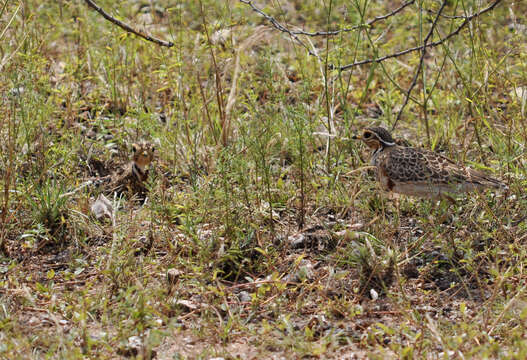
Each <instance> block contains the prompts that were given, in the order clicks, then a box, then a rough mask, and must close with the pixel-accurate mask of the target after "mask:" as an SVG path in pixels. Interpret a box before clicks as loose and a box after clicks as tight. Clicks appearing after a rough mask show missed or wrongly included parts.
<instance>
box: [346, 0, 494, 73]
mask: <svg viewBox="0 0 527 360" xmlns="http://www.w3.org/2000/svg"><path fill="white" fill-rule="evenodd" d="M501 1H502V0H495V1H494V2H493V3H492V4H490V5H489V6H487V7H486V8H484V9H483V10H481V11H478V12H476V13H474V14H472V15H469V16H467V17H465V20H464V21H463V22H462V23H461V25H459V26H458V27H457V28H456V30H454V31H453V32H451V33H450V34H448V35H447V36H445V37H444V38H443V39H440V40H437V41H434V42H431V43H429V44H426V45H425V44H423V45H421V46H416V47H413V48H409V49H406V50H402V51H398V52H396V53H393V54H389V55H385V56H382V57H379V58H376V59H366V60H361V61H356V62H354V63H351V64H348V65H343V66H340V67H338V69H339V70H341V71H343V70H348V69H351V68H353V67H356V66H360V65H366V64H371V63H380V62H383V61H384V60H387V59H391V58H395V57H399V56H402V55H406V54H409V53H411V52H414V51H420V50H423V49H424V48H425V47H426V48H432V47H436V46H438V45H441V44H442V43H444V42H445V41H447V40H449V39H450V38H452V37H454V36H456V35H457V34H459V32H460V31H461V30H462V29H463V28H464V27H465V26H467V25H468V23H469V22H471V21H472V20H474V19H475V18H477V17H479V16H480V15H483V14H484V13H486V12H489V11H491V10H492V9H494V8H495V7H496V6H497V5H498V4H499V3H500V2H501Z"/></svg>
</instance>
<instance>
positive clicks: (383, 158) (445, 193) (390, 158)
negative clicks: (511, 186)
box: [353, 127, 507, 201]
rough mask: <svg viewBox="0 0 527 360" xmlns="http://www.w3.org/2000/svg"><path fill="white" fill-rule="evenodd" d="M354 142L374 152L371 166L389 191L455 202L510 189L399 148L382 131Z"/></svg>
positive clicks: (433, 157) (370, 132)
mask: <svg viewBox="0 0 527 360" xmlns="http://www.w3.org/2000/svg"><path fill="white" fill-rule="evenodd" d="M353 139H359V140H362V141H364V143H365V144H366V145H367V146H368V147H369V148H371V149H372V150H373V154H372V158H371V164H372V165H373V166H375V168H376V173H377V179H378V180H379V182H380V184H381V186H382V188H383V189H384V190H387V191H392V192H395V193H399V194H405V195H413V196H421V197H427V198H435V199H440V198H446V199H449V200H451V201H453V199H452V197H451V195H453V194H460V193H465V192H469V191H475V190H482V189H486V188H493V189H507V186H506V185H505V184H504V183H502V182H501V181H499V180H497V179H494V178H492V177H490V176H488V175H486V174H484V173H482V172H480V171H477V170H474V169H471V168H469V167H466V166H462V165H458V164H456V163H454V162H453V161H452V160H450V159H448V158H446V157H444V156H442V155H440V154H437V153H435V152H433V151H429V150H425V149H418V148H413V147H406V146H400V145H398V144H396V142H395V140H394V139H393V138H392V136H391V134H390V133H389V132H388V130H386V129H384V128H382V127H370V128H366V129H365V130H364V132H363V133H362V135H360V136H354V137H353Z"/></svg>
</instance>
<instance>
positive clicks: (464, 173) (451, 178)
mask: <svg viewBox="0 0 527 360" xmlns="http://www.w3.org/2000/svg"><path fill="white" fill-rule="evenodd" d="M379 160H381V161H380V162H379V167H380V170H381V171H382V172H384V173H385V174H386V175H387V176H388V177H389V178H390V179H391V180H392V181H394V182H396V183H421V184H430V185H452V186H456V185H463V186H464V185H465V184H466V185H468V186H472V187H479V186H481V187H500V186H501V183H500V182H499V181H498V180H496V179H493V178H491V177H488V176H486V175H485V174H483V173H481V172H478V171H476V170H473V169H470V168H467V167H463V166H460V165H457V164H456V163H454V162H453V161H451V160H450V159H448V158H446V157H444V156H442V155H440V154H437V153H435V152H432V151H428V150H424V149H416V148H405V147H399V146H397V147H395V148H393V149H392V150H391V151H389V152H388V153H387V154H386V155H385V156H384V157H383V159H379Z"/></svg>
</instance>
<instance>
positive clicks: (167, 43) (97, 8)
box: [84, 0, 174, 47]
mask: <svg viewBox="0 0 527 360" xmlns="http://www.w3.org/2000/svg"><path fill="white" fill-rule="evenodd" d="M84 2H85V3H86V4H87V5H88V6H89V7H91V8H92V9H94V10H95V11H97V12H98V13H99V14H101V15H102V16H103V17H104V18H105V19H106V20H108V21H110V22H112V23H114V24H115V25H117V26H119V27H120V28H121V29H123V30H125V31H127V32H129V33H132V34H134V35H137V36H139V37H142V38H143V39H145V40H148V41H151V42H153V43H156V44H158V45H161V46H166V47H172V46H174V43H173V42H171V41H165V40H160V39H157V38H155V37H152V36H150V35H148V34H145V33H143V32H141V31H139V30H135V29H134V28H132V27H131V26H130V25H128V24H125V23H124V22H122V21H120V20H117V19H116V18H114V17H112V16H111V15H110V14H108V13H107V12H106V11H104V10H103V9H102V8H101V7H100V6H99V5H97V4H96V3H94V2H93V1H92V0H84Z"/></svg>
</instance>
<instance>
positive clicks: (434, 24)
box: [392, 0, 446, 130]
mask: <svg viewBox="0 0 527 360" xmlns="http://www.w3.org/2000/svg"><path fill="white" fill-rule="evenodd" d="M445 5H446V0H445V1H443V2H442V3H441V7H440V8H439V11H438V12H437V15H436V17H435V19H434V22H433V23H432V26H431V27H430V31H428V34H426V37H425V39H424V40H423V49H422V50H421V57H420V58H419V65H418V66H417V70H416V71H415V74H414V77H413V79H412V83H411V84H410V87H409V88H408V90H407V91H406V95H405V97H404V102H403V105H402V106H401V109H399V113H398V114H397V118H395V122H394V123H393V125H392V130H393V129H395V126H396V125H397V122H398V121H399V119H400V118H401V115H402V113H403V110H404V108H405V107H406V104H408V99H410V94H411V93H412V90H413V89H414V87H415V85H416V84H417V78H418V77H419V74H420V73H421V69H422V68H423V61H424V58H425V55H426V44H428V40H430V38H431V37H432V34H433V32H434V29H435V27H436V26H437V21H438V20H439V18H440V17H441V13H442V12H443V9H444V8H445Z"/></svg>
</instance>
